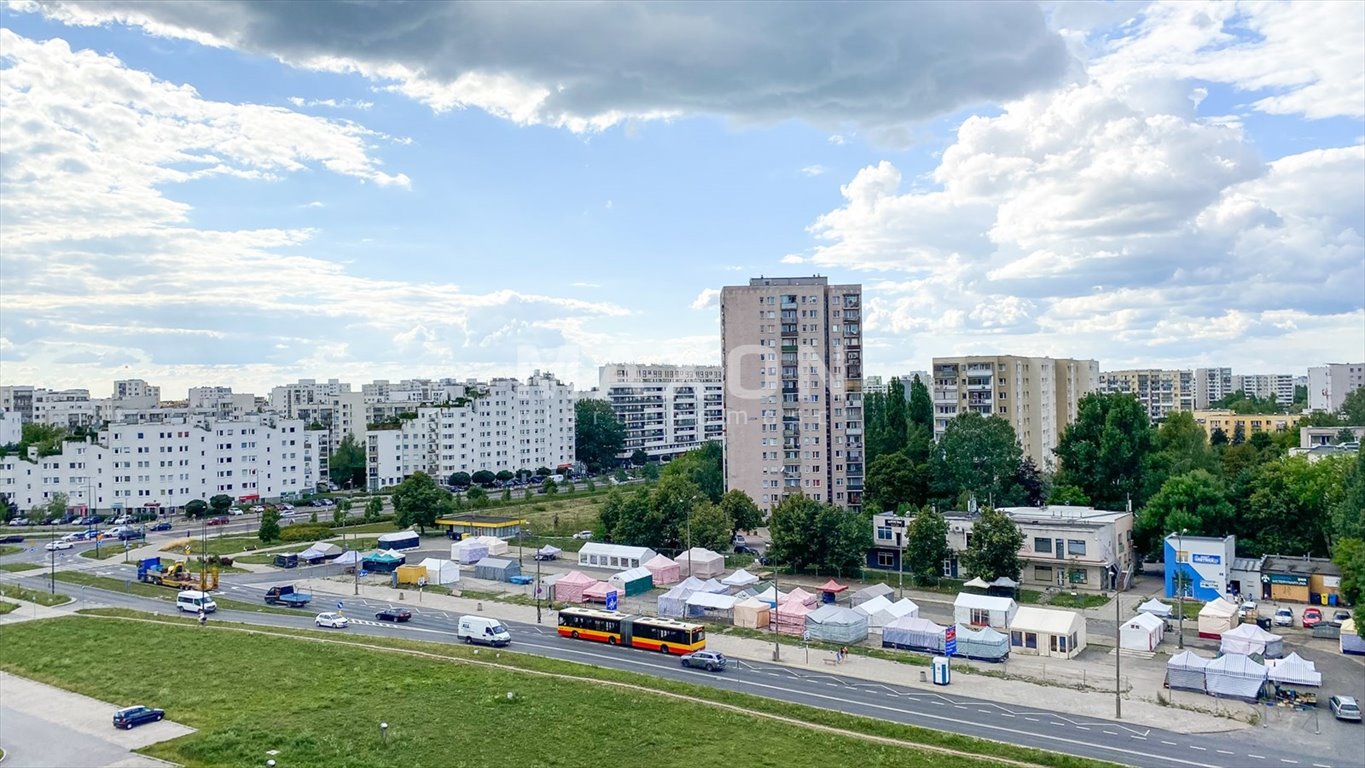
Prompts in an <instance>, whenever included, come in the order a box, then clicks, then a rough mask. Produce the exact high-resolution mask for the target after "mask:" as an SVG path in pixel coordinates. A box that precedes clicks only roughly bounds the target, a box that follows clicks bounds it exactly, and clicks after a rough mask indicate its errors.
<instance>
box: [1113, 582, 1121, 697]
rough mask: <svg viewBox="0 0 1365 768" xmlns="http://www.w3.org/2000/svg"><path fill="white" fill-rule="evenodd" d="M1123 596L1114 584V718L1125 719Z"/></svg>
mask: <svg viewBox="0 0 1365 768" xmlns="http://www.w3.org/2000/svg"><path fill="white" fill-rule="evenodd" d="M1122 603H1123V598H1121V597H1119V593H1118V584H1115V585H1114V719H1115V720H1122V719H1123V699H1122V698H1121V697H1120V695H1119V693H1120V681H1121V680H1122V679H1123V678H1122V677H1120V676H1119V659H1121V658H1123V644H1122V643H1121V642H1120V640H1119V632H1120V628H1121V627H1122V626H1123V620H1122V619H1120V618H1119V615H1120V612H1121V611H1122V608H1121V607H1120V606H1121V604H1122Z"/></svg>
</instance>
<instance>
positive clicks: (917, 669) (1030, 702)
mask: <svg viewBox="0 0 1365 768" xmlns="http://www.w3.org/2000/svg"><path fill="white" fill-rule="evenodd" d="M307 588H308V589H309V590H311V591H312V592H313V593H314V594H315V595H320V594H326V595H328V596H335V597H337V598H339V599H340V600H342V601H343V602H344V601H345V600H346V599H347V598H351V597H353V595H352V591H353V589H354V587H353V586H352V585H351V584H350V583H347V582H342V581H336V580H333V579H328V578H316V579H310V580H308V585H307ZM360 597H362V598H365V599H367V600H371V601H374V602H378V603H389V604H393V605H403V606H406V607H408V608H415V609H425V610H429V611H435V612H441V611H445V612H448V613H450V614H452V617H453V616H454V615H458V614H462V613H481V614H484V615H487V616H493V617H496V618H500V619H505V620H508V621H516V622H522V623H527V624H534V623H535V622H536V609H535V607H534V606H523V605H515V604H510V603H504V602H499V601H493V600H484V601H479V600H471V599H466V598H462V597H453V596H446V595H437V594H432V593H425V594H422V595H421V598H420V600H418V599H417V598H418V593H416V592H414V591H412V590H396V589H393V588H391V587H387V586H374V585H366V584H362V585H361V586H360ZM541 626H544V627H547V628H553V627H554V626H555V614H554V611H552V610H550V609H548V608H544V609H542V618H541ZM707 645H708V647H709V648H711V649H713V650H717V651H720V652H721V653H724V654H725V655H727V656H730V657H731V658H734V659H738V660H744V661H752V662H760V663H764V664H771V663H772V655H773V643H772V641H771V640H757V639H750V638H742V637H735V636H732V635H724V634H712V635H711V636H710V637H709V638H708V639H707ZM806 656H807V654H806V653H805V651H803V649H802V648H801V647H800V646H796V645H786V644H784V645H783V646H782V649H781V657H782V658H781V662H780V663H781V664H782V665H783V666H786V667H788V668H791V669H792V670H794V671H797V672H799V673H812V674H814V673H818V674H822V675H828V674H831V673H832V672H836V670H837V672H836V673H837V674H838V675H840V676H844V677H856V678H861V679H864V680H869V681H875V682H880V683H891V684H895V685H903V686H907V687H911V688H920V689H924V690H933V691H935V692H937V693H941V694H943V695H945V696H954V695H960V696H971V697H976V698H982V699H988V700H992V701H996V702H1000V703H1004V704H1011V703H1012V704H1014V705H1016V706H1017V707H1018V708H1019V709H1021V710H1030V711H1039V710H1041V711H1046V712H1052V713H1060V714H1069V715H1073V716H1079V717H1093V718H1104V719H1112V718H1113V716H1114V694H1113V676H1112V674H1111V675H1110V676H1109V678H1108V681H1107V683H1108V686H1109V690H1108V692H1104V691H1094V690H1085V691H1082V690H1074V689H1071V688H1062V687H1058V686H1055V685H1038V684H1034V683H1030V682H1027V681H1025V680H1019V679H1014V678H1013V676H1014V675H1015V674H1017V672H1016V670H1018V671H1024V669H1025V668H1033V669H1036V668H1038V667H1044V668H1047V667H1050V668H1056V667H1061V666H1065V663H1064V662H1058V661H1055V660H1054V661H1052V662H1051V663H1049V660H1047V659H1040V658H1036V657H1030V658H1024V659H1019V658H1016V659H1012V660H1011V661H1009V662H1008V664H1006V665H1003V666H1002V665H999V664H979V663H977V662H970V661H965V660H954V662H953V665H954V667H956V668H957V669H958V670H959V674H957V675H954V676H953V684H952V685H951V686H949V687H946V688H945V687H941V686H935V685H933V684H932V683H929V682H927V681H923V680H921V679H920V676H921V674H923V673H925V672H927V671H928V667H923V666H912V665H910V664H903V663H898V662H894V661H888V660H885V659H877V658H871V657H868V656H862V655H858V654H856V653H855V654H852V655H850V656H849V658H848V660H847V661H845V662H844V663H843V664H841V665H839V666H838V667H837V668H834V667H831V666H829V665H827V664H826V663H825V660H826V659H828V658H832V654H831V652H829V651H824V650H815V649H811V650H810V653H809V658H810V661H809V663H807V662H806ZM1124 663H1125V664H1128V663H1130V662H1128V660H1126V659H1125V660H1124ZM964 666H968V667H972V668H974V669H977V670H981V671H985V672H987V673H988V674H980V673H977V674H966V673H963V672H962V667H964ZM1002 671H1003V672H1006V673H1007V674H1008V675H1010V676H1011V677H1010V679H1001V678H1000V677H998V676H997V675H999V674H1000V673H1001V672H1002ZM1049 671H1050V670H1049ZM1125 676H1127V674H1126V673H1125ZM1093 682H1094V683H1099V684H1103V681H1102V680H1095V681H1093ZM1130 682H1131V683H1132V684H1133V691H1139V692H1144V693H1137V694H1136V695H1135V694H1133V693H1128V694H1126V695H1125V697H1124V699H1123V715H1124V718H1123V719H1124V722H1126V723H1128V724H1130V725H1134V726H1149V727H1158V728H1165V729H1168V730H1172V731H1177V732H1181V733H1225V732H1227V731H1229V730H1233V729H1237V728H1245V727H1247V723H1246V721H1245V719H1243V720H1234V719H1230V718H1227V717H1218V716H1215V715H1212V714H1207V713H1205V712H1203V711H1198V712H1196V711H1189V710H1186V709H1184V705H1185V704H1186V703H1187V702H1180V703H1181V709H1180V710H1173V709H1172V708H1170V707H1167V706H1162V705H1160V704H1157V703H1156V701H1155V693H1152V694H1151V695H1150V697H1149V696H1148V695H1146V694H1145V691H1153V690H1161V689H1160V685H1161V683H1160V680H1157V681H1156V682H1155V689H1153V687H1152V684H1151V681H1149V680H1145V679H1143V680H1137V679H1135V678H1130ZM1181 698H1186V699H1192V698H1193V697H1181ZM1205 698H1206V697H1205ZM1212 701H1214V700H1210V702H1212ZM1219 705H1220V706H1221V707H1222V708H1223V709H1224V710H1225V711H1231V712H1232V713H1234V714H1238V715H1241V714H1250V713H1251V712H1254V711H1256V710H1255V708H1253V707H1250V706H1245V705H1237V704H1233V703H1230V702H1226V701H1223V702H1219ZM1239 707H1244V708H1245V709H1246V713H1242V712H1241V709H1239Z"/></svg>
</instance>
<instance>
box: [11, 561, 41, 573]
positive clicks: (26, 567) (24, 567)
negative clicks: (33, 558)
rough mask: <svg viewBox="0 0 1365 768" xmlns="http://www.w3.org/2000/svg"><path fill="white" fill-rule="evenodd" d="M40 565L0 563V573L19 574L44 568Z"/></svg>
mask: <svg viewBox="0 0 1365 768" xmlns="http://www.w3.org/2000/svg"><path fill="white" fill-rule="evenodd" d="M46 567H47V566H45V565H43V564H42V563H0V571H9V572H11V573H19V572H21V571H31V570H33V569H34V568H46Z"/></svg>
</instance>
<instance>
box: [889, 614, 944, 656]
mask: <svg viewBox="0 0 1365 768" xmlns="http://www.w3.org/2000/svg"><path fill="white" fill-rule="evenodd" d="M947 629H948V628H947V627H941V626H939V625H938V624H935V623H934V622H932V621H929V620H928V619H921V618H919V617H916V616H902V617H901V618H899V619H896V620H895V621H892V622H890V623H889V624H887V625H886V626H884V627H882V647H883V648H899V649H901V650H904V651H924V652H927V653H943V633H944V631H945V630H947Z"/></svg>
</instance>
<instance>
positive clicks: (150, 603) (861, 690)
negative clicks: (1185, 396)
mask: <svg viewBox="0 0 1365 768" xmlns="http://www.w3.org/2000/svg"><path fill="white" fill-rule="evenodd" d="M24 581H28V582H30V586H35V587H36V586H38V584H37V582H38V580H37V579H31V578H30V579H25V580H24ZM234 581H235V582H237V583H235V584H232V585H228V584H225V586H226V587H228V588H227V589H226V590H225V591H226V593H227V594H228V595H229V596H232V597H236V598H238V599H243V600H254V599H255V594H263V591H264V589H265V587H264V586H262V585H257V584H247V583H242V582H240V581H238V580H237V579H235V578H234ZM233 586H236V587H237V588H236V589H232V587H233ZM81 594H82V595H83V596H84V597H85V598H86V599H89V600H92V601H99V602H101V603H104V604H107V605H112V606H119V607H127V608H134V609H138V610H155V611H165V610H166V607H167V606H166V603H165V602H159V601H156V600H152V599H150V598H142V597H138V596H135V595H129V594H123V593H118V592H106V591H103V590H97V589H85V590H82V591H81ZM340 599H341V600H342V601H343V602H344V603H345V612H346V613H347V614H348V615H350V616H372V615H373V612H374V611H377V610H379V609H380V608H383V607H384V606H386V605H388V603H383V602H376V601H366V600H363V599H359V598H351V599H347V598H345V597H343V598H340ZM333 607H334V603H333V602H332V597H331V596H329V597H328V599H327V603H326V604H323V603H322V601H321V600H319V601H318V603H317V604H316V605H315V606H312V607H310V608H308V609H305V610H304V611H301V612H300V614H299V615H298V616H289V615H282V614H264V613H259V614H258V613H247V612H235V611H220V612H219V613H217V614H215V617H214V619H213V620H217V621H235V622H243V623H250V624H258V625H267V626H280V627H294V628H308V627H312V626H313V615H314V613H315V610H314V609H316V610H331V609H333ZM405 607H406V608H408V609H409V610H412V611H413V614H414V616H413V619H412V621H411V622H409V623H406V624H401V625H395V624H391V623H386V622H378V621H374V620H372V619H367V618H355V619H352V624H351V627H350V628H349V629H348V630H338V631H346V632H349V633H351V634H363V635H375V636H399V637H410V638H413V639H421V640H428V641H434V642H454V641H455V640H454V631H453V630H454V624H455V618H456V616H455V614H451V613H449V612H445V611H438V610H430V609H425V608H423V607H422V606H421V605H420V604H418V605H414V604H413V603H411V602H408V603H406V604H405ZM545 619H546V623H545V624H543V625H534V624H519V623H516V622H508V626H509V629H511V631H512V633H513V638H514V640H513V643H512V645H511V646H510V647H509V648H508V649H507V650H508V651H513V652H520V653H532V654H536V655H540V656H546V657H551V658H556V659H562V660H566V661H576V662H581V663H587V664H593V665H597V666H601V667H608V668H613V669H621V670H628V671H634V672H641V673H644V674H652V675H656V676H658V677H664V678H668V679H673V680H685V681H688V682H692V683H698V684H703V685H710V686H713V687H716V688H725V689H729V690H737V691H744V692H747V693H751V694H755V695H759V696H766V697H768V698H772V699H778V700H782V701H787V702H793V703H798V704H805V705H809V706H813V707H818V708H822V709H830V710H836V711H841V712H847V713H850V714H858V715H864V716H867V717H874V718H878V719H882V720H888V721H893V722H899V723H905V724H909V725H917V726H922V727H926V728H933V729H936V730H941V731H950V732H953V733H959V734H964V735H968V736H976V737H980V738H985V739H991V740H995V741H1002V742H1008V743H1011V744H1018V745H1021V746H1028V747H1035V748H1038V749H1043V750H1048V751H1053V752H1064V753H1068V754H1073V755H1079V756H1084V757H1091V758H1097V759H1101V760H1109V761H1112V762H1116V763H1122V764H1127V765H1133V766H1144V767H1146V766H1219V767H1223V766H1226V767H1227V768H1246V766H1276V767H1277V768H1281V767H1283V766H1304V768H1336V766H1345V765H1359V762H1358V758H1359V754H1354V755H1350V756H1342V755H1316V756H1313V755H1307V754H1304V753H1303V752H1301V751H1290V750H1288V749H1285V748H1284V747H1282V746H1277V745H1275V744H1269V743H1265V742H1266V741H1267V739H1264V738H1258V737H1259V736H1260V735H1261V734H1259V733H1258V732H1257V731H1248V730H1242V731H1237V732H1234V733H1230V734H1227V735H1223V734H1199V735H1187V734H1181V733H1174V732H1171V731H1166V730H1162V729H1153V728H1146V727H1135V726H1131V725H1128V724H1125V723H1122V722H1119V721H1114V720H1107V719H1101V718H1090V717H1078V716H1073V715H1063V714H1058V713H1054V712H1051V711H1049V710H1047V709H1046V708H1040V707H1030V706H1028V705H1026V704H1023V703H1016V702H1009V703H1004V702H993V701H984V700H980V699H974V698H970V697H964V696H957V695H953V694H952V693H951V689H949V688H945V689H943V691H941V692H940V691H937V690H933V691H925V690H922V689H915V688H908V687H904V686H897V685H890V684H883V683H877V682H872V681H868V680H863V679H860V678H855V677H847V676H844V675H839V674H833V673H828V674H825V673H811V672H806V671H803V670H797V669H794V668H791V667H787V666H784V665H782V664H777V663H766V662H750V661H739V660H735V662H734V665H733V668H732V669H730V670H729V671H727V672H724V673H721V674H711V673H707V672H702V671H698V670H689V669H684V668H682V667H681V666H680V665H679V664H678V662H677V659H676V657H671V656H662V655H656V654H651V653H645V652H641V651H635V650H631V649H622V648H613V647H609V646H603V645H598V644H596V643H589V642H585V641H576V640H570V639H567V638H561V637H559V636H558V635H557V634H556V632H555V627H554V625H553V614H552V613H551V612H549V611H547V612H546V616H545ZM783 653H784V654H792V653H800V651H799V650H797V649H795V648H792V647H790V646H789V647H787V648H785V649H783ZM1057 693H1058V695H1065V693H1064V692H1063V691H1061V690H1059V691H1058V692H1057ZM1171 716H1172V717H1173V718H1175V717H1179V711H1178V710H1172V713H1171ZM1347 761H1349V762H1347Z"/></svg>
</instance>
